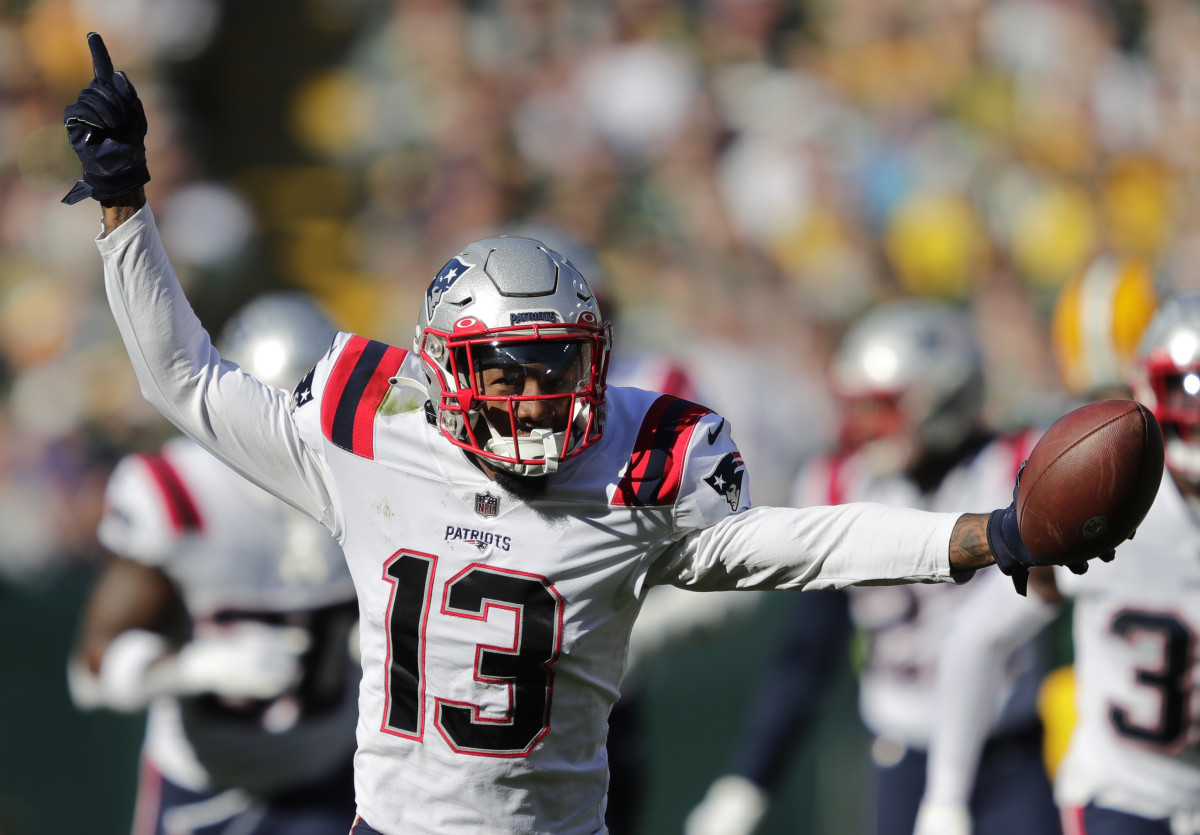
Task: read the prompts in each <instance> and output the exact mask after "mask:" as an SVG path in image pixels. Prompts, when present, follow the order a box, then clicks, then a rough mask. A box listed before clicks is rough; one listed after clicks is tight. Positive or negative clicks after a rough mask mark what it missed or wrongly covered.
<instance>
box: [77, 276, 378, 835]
mask: <svg viewBox="0 0 1200 835" xmlns="http://www.w3.org/2000/svg"><path fill="white" fill-rule="evenodd" d="M335 333H336V331H335V328H334V326H333V324H332V323H331V322H330V321H329V319H328V318H326V317H325V315H324V314H323V313H321V311H320V310H319V309H318V308H317V307H316V306H315V305H314V304H313V302H312V301H311V300H309V299H308V298H307V297H306V296H304V295H302V294H299V293H271V294H267V295H264V296H260V297H259V298H257V299H256V300H254V301H253V302H251V303H250V304H249V305H247V306H246V307H244V308H242V309H241V310H240V311H239V312H238V313H237V314H235V315H234V316H233V317H232V318H231V319H230V320H229V322H228V324H227V325H226V327H225V330H224V331H223V333H222V336H221V339H220V340H219V342H220V344H221V353H222V355H224V356H227V357H230V358H232V359H235V360H236V361H237V362H239V363H240V364H241V366H242V368H243V369H244V370H245V371H247V372H248V373H252V374H254V375H255V376H256V377H257V378H258V379H259V380H261V381H262V382H263V383H264V384H267V385H270V386H279V385H281V384H282V383H283V381H291V382H294V381H295V380H296V379H297V378H299V377H300V376H301V375H303V374H304V372H305V371H306V370H307V369H308V368H310V367H311V366H312V364H313V363H314V362H316V360H317V359H319V358H320V357H321V355H322V354H324V352H325V350H326V348H328V346H329V345H330V344H331V343H332V341H333V337H334V334H335ZM288 384H289V385H290V384H291V383H290V382H289V383H288ZM105 499H106V501H105V510H104V515H103V517H102V520H101V523H100V529H99V538H100V541H101V543H103V544H104V545H105V546H106V547H107V548H108V549H109V550H110V551H112V552H113V553H114V554H115V556H114V558H113V559H112V560H111V561H110V562H109V563H108V564H107V565H106V567H105V569H104V571H103V572H102V574H101V576H100V577H99V578H98V580H97V582H96V585H95V587H94V588H93V590H92V593H91V596H90V599H89V601H88V605H87V610H86V614H85V616H84V618H83V621H82V626H81V632H80V635H79V638H78V641H77V645H76V647H75V649H74V651H73V653H72V657H71V661H70V664H69V676H68V680H69V683H70V685H71V693H72V696H73V698H74V700H75V703H76V704H77V705H78V706H79V707H81V708H85V709H91V708H99V707H103V708H109V709H112V710H120V711H141V710H144V709H147V708H148V715H147V722H146V733H145V738H144V741H143V746H142V765H141V772H142V773H141V780H140V781H139V786H138V797H137V803H136V818H135V819H136V826H135V830H134V831H136V832H138V833H153V832H189V833H202V832H203V833H216V832H235V831H236V832H243V833H246V835H252V833H267V832H271V833H289V835H310V833H311V835H322V833H328V832H335V831H342V830H344V829H345V827H346V822H347V820H349V819H350V818H351V817H352V816H353V814H354V784H353V774H352V760H353V754H354V745H355V737H354V728H355V724H356V722H357V717H358V711H357V707H356V695H357V680H358V663H357V659H356V658H355V657H353V656H352V653H351V646H350V644H351V640H352V637H353V631H354V630H355V627H356V623H357V620H358V611H357V604H356V602H355V595H354V586H353V583H352V582H351V579H350V574H349V571H348V570H347V567H346V562H345V558H344V557H343V556H342V553H341V549H340V548H339V547H338V545H337V543H336V542H335V541H334V539H333V537H332V536H331V535H330V534H329V532H328V531H327V530H326V529H325V528H324V527H322V526H321V525H320V524H318V523H317V522H316V521H314V520H312V519H310V518H309V517H308V516H305V515H304V514H302V513H300V512H299V511H298V510H296V509H294V508H292V507H289V506H287V505H285V504H284V503H283V502H281V501H279V500H278V499H276V498H275V497H274V496H271V495H270V494H268V493H266V492H265V491H263V490H262V489H261V488H259V487H256V486H254V485H253V484H251V483H250V482H248V481H246V480H245V479H244V478H242V477H241V476H239V475H238V474H237V473H235V472H234V471H233V470H231V469H229V468H228V467H227V466H225V465H224V464H222V463H221V462H220V461H218V460H217V459H216V458H214V457H213V456H212V455H210V454H209V453H208V452H206V451H205V450H204V449H202V448H201V447H200V445H198V444H197V443H196V442H194V441H192V440H190V439H187V438H177V439H174V440H171V441H168V442H167V443H166V444H165V445H164V446H163V447H162V448H161V449H158V450H156V451H154V452H152V453H145V454H135V455H130V456H128V457H126V458H125V459H123V460H122V461H121V462H119V463H118V465H117V467H116V468H115V470H114V472H113V474H112V477H111V479H110V481H109V484H108V487H107V490H106V493H105Z"/></svg>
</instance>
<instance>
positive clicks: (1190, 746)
mask: <svg viewBox="0 0 1200 835" xmlns="http://www.w3.org/2000/svg"><path fill="white" fill-rule="evenodd" d="M1130 378H1131V383H1132V391H1133V394H1134V395H1135V396H1136V398H1137V399H1138V400H1140V401H1141V402H1143V403H1145V404H1146V405H1147V406H1149V407H1150V408H1151V409H1152V410H1153V411H1154V414H1155V417H1157V418H1158V421H1159V424H1160V425H1161V427H1162V430H1163V437H1164V441H1165V446H1166V470H1165V472H1164V474H1163V485H1162V489H1160V490H1159V492H1158V496H1157V498H1156V499H1155V501H1154V504H1153V505H1152V506H1151V508H1150V512H1149V513H1148V514H1147V515H1146V518H1145V519H1144V520H1143V521H1142V524H1141V526H1140V527H1139V528H1138V532H1137V536H1136V537H1135V538H1134V539H1133V540H1132V541H1131V542H1130V543H1129V544H1128V546H1123V547H1122V560H1123V561H1122V562H1121V564H1120V567H1119V568H1118V569H1117V570H1115V571H1113V572H1112V573H1111V574H1108V573H1107V572H1106V573H1105V576H1104V577H1099V576H1097V577H1076V576H1074V575H1072V574H1070V573H1069V572H1066V573H1060V572H1059V571H1058V570H1057V569H1055V570H1053V571H1050V570H1041V571H1038V572H1036V573H1035V574H1033V575H1031V584H1032V587H1033V588H1034V589H1035V590H1037V591H1038V593H1039V594H1041V595H1042V596H1044V597H1045V598H1046V599H1048V600H1052V601H1056V600H1058V599H1060V597H1069V598H1071V599H1072V600H1073V601H1074V607H1073V611H1072V636H1073V639H1074V648H1075V662H1074V669H1075V686H1074V691H1075V714H1076V717H1077V719H1076V724H1075V726H1074V729H1073V731H1072V734H1071V738H1070V744H1069V746H1068V748H1067V752H1066V755H1065V757H1064V758H1063V760H1062V763H1061V764H1060V766H1059V769H1058V773H1057V776H1056V779H1055V798H1056V800H1057V802H1058V804H1059V806H1060V808H1061V810H1062V818H1063V829H1064V831H1065V832H1066V833H1068V835H1083V834H1084V833H1086V835H1118V833H1119V834H1120V835H1195V833H1197V832H1200V760H1197V758H1196V756H1195V750H1196V740H1197V728H1196V725H1195V722H1194V721H1193V719H1192V714H1193V712H1194V705H1195V703H1196V700H1197V698H1198V697H1200V692H1198V691H1197V685H1196V682H1197V681H1198V680H1200V678H1198V675H1200V669H1198V667H1197V653H1196V646H1195V644H1196V635H1197V634H1200V595H1198V594H1197V590H1198V589H1200V561H1198V560H1197V551H1198V543H1200V524H1198V523H1197V521H1196V520H1197V518H1198V517H1197V511H1198V509H1200V464H1198V462H1200V446H1198V445H1197V439H1198V438H1200V435H1197V429H1198V428H1200V399H1198V393H1200V295H1197V294H1187V295H1182V296H1178V297H1176V298H1172V299H1168V300H1166V301H1165V302H1164V303H1163V305H1162V307H1161V308H1160V309H1159V311H1158V312H1157V313H1156V314H1155V316H1154V318H1153V319H1152V320H1151V322H1150V324H1149V326H1148V327H1147V328H1146V331H1145V333H1144V334H1143V335H1142V337H1141V340H1140V342H1139V344H1138V349H1137V353H1136V355H1135V358H1134V365H1133V368H1132V369H1131V371H1130ZM956 640H959V641H961V643H962V644H963V646H962V648H961V650H960V655H961V656H962V657H963V658H968V657H973V658H974V659H975V664H976V666H983V665H984V664H985V663H986V659H987V657H988V654H987V647H986V645H982V644H981V642H980V641H979V640H978V639H977V638H976V637H975V636H974V635H972V634H971V633H969V632H967V633H964V634H963V635H962V636H961V638H959V639H956ZM1001 645H1002V644H1001ZM993 663H995V662H994V661H993ZM964 683H967V684H970V681H969V680H967V679H964ZM964 690H965V692H966V693H967V694H968V695H970V694H971V693H972V692H973V688H970V687H968V688H963V687H959V688H958V692H957V693H956V696H957V697H961V696H962V695H963V692H964ZM957 725H958V730H960V732H961V733H967V734H969V733H970V724H969V723H966V722H960V723H957ZM954 731H955V728H954V727H947V728H944V729H943V733H941V734H939V737H938V743H939V748H945V749H946V750H947V751H949V752H952V753H953V752H954V751H955V750H956V749H957V747H959V746H960V742H959V737H960V735H961V733H960V734H956V733H954ZM943 737H944V738H943Z"/></svg>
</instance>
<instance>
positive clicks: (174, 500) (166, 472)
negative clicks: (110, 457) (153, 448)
mask: <svg viewBox="0 0 1200 835" xmlns="http://www.w3.org/2000/svg"><path fill="white" fill-rule="evenodd" d="M138 457H139V458H141V460H142V463H144V464H145V465H146V468H147V469H148V470H150V475H151V476H153V477H154V483H155V484H157V485H158V491H159V493H160V494H161V495H162V499H163V504H165V505H166V506H167V514H168V515H169V516H170V517H171V527H172V528H173V529H174V530H175V531H177V532H182V533H190V532H194V531H198V530H200V529H202V528H203V527H204V522H203V520H202V519H201V518H200V511H199V510H198V509H197V508H196V502H195V501H193V499H192V494H191V493H190V492H188V489H187V486H186V485H185V484H184V483H183V479H181V478H180V477H179V471H178V470H176V469H175V467H174V466H172V464H171V462H170V461H168V460H167V459H166V458H164V457H163V456H162V455H161V454H159V455H139V456H138Z"/></svg>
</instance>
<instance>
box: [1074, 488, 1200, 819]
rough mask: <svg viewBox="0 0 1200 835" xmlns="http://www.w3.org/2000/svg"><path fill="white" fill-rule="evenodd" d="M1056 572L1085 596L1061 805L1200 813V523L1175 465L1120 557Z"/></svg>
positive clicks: (1077, 628)
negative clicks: (1176, 478) (1079, 571)
mask: <svg viewBox="0 0 1200 835" xmlns="http://www.w3.org/2000/svg"><path fill="white" fill-rule="evenodd" d="M1055 578H1056V579H1057V581H1058V585H1059V588H1060V590H1062V591H1063V592H1064V593H1065V594H1068V595H1070V596H1072V597H1074V600H1075V609H1074V624H1073V630H1074V641H1075V679H1076V680H1075V687H1076V691H1075V692H1076V708H1077V711H1078V723H1077V725H1076V726H1075V730H1074V732H1073V734H1072V736H1071V744H1070V748H1069V749H1068V752H1067V755H1066V758H1065V760H1064V761H1063V764H1062V766H1061V768H1060V770H1059V773H1058V778H1057V780H1056V785H1055V793H1056V799H1057V800H1058V802H1059V804H1060V805H1062V806H1083V805H1086V804H1087V803H1088V802H1089V801H1090V802H1094V803H1096V804H1097V805H1099V806H1104V807H1108V808H1114V809H1119V810H1121V811H1125V812H1128V813H1130V814H1133V815H1137V816H1139V817H1144V818H1152V819H1155V818H1165V817H1169V816H1170V815H1171V814H1173V813H1176V812H1179V811H1181V810H1183V811H1189V812H1192V813H1197V812H1200V749H1198V748H1197V743H1198V742H1200V725H1198V723H1197V717H1198V716H1200V688H1198V687H1197V682H1200V656H1198V653H1197V649H1198V643H1197V636H1198V635H1200V521H1198V520H1197V518H1196V517H1195V516H1194V515H1193V512H1192V511H1191V510H1190V509H1189V508H1188V506H1187V505H1186V503H1185V501H1184V499H1183V497H1182V495H1181V494H1180V492H1179V490H1178V489H1177V488H1176V487H1175V485H1174V483H1173V482H1172V480H1171V477H1170V474H1169V473H1165V474H1164V476H1163V484H1162V487H1161V488H1160V489H1159V492H1158V497H1157V498H1156V499H1155V501H1154V504H1153V505H1152V506H1151V508H1150V512H1149V513H1148V514H1147V515H1146V518H1145V520H1143V522H1142V524H1141V526H1139V527H1138V530H1137V535H1136V536H1135V537H1134V538H1133V539H1132V540H1129V541H1127V542H1125V543H1122V545H1121V546H1120V548H1119V549H1118V551H1117V558H1116V559H1115V560H1113V562H1111V563H1109V564H1107V565H1102V566H1098V567H1095V568H1093V569H1092V570H1091V571H1089V572H1087V573H1086V574H1083V575H1075V574H1072V573H1070V572H1069V571H1067V570H1066V569H1061V570H1059V569H1055Z"/></svg>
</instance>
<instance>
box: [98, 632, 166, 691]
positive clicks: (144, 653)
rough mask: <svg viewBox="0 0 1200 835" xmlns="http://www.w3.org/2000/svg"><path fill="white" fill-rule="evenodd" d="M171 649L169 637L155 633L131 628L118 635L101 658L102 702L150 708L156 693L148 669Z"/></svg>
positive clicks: (100, 682) (100, 681)
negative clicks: (147, 678)
mask: <svg viewBox="0 0 1200 835" xmlns="http://www.w3.org/2000/svg"><path fill="white" fill-rule="evenodd" d="M167 651H168V644H167V639H166V638H164V637H163V636H162V635H159V634H157V633H155V632H149V631H147V630H144V629H131V630H129V631H128V632H122V633H121V634H120V635H118V636H117V637H116V638H115V639H113V642H112V643H111V644H109V645H108V649H107V650H106V651H105V653H104V658H103V659H101V661H100V677H99V684H100V692H99V696H100V699H101V703H102V704H103V705H104V706H105V707H109V708H112V709H114V710H126V711H135V710H141V709H142V708H144V707H146V705H147V704H149V703H150V699H151V698H153V696H154V695H155V694H154V693H152V692H150V688H149V687H148V686H147V680H146V672H147V670H149V668H150V665H152V664H153V663H154V662H155V661H158V660H159V659H160V658H162V657H163V656H164V655H166V654H167Z"/></svg>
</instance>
